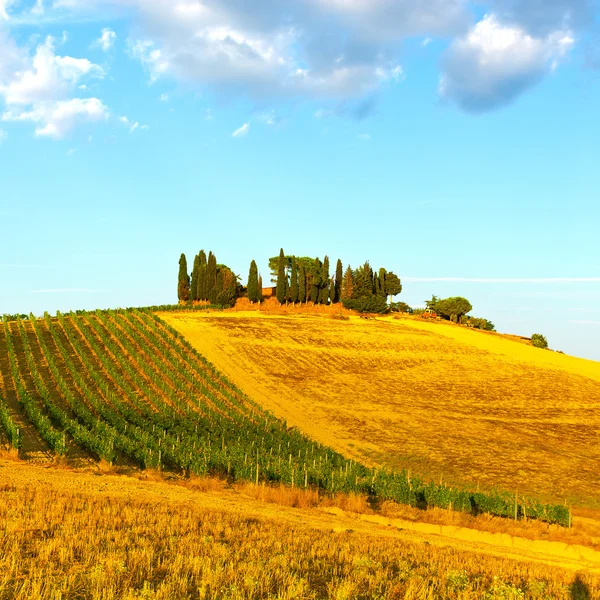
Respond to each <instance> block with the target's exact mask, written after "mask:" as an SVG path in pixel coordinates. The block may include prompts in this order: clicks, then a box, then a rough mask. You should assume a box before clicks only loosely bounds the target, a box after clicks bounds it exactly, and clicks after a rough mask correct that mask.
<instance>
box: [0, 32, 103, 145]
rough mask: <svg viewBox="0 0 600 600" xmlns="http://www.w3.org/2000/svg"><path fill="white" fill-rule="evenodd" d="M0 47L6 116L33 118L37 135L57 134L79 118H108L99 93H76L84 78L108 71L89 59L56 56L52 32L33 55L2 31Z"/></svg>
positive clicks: (0, 90)
mask: <svg viewBox="0 0 600 600" xmlns="http://www.w3.org/2000/svg"><path fill="white" fill-rule="evenodd" d="M5 49H7V50H8V52H7V53H6V54H5V52H4V50H5ZM0 51H1V52H0V56H2V59H1V60H0V97H3V98H4V103H5V110H4V113H3V114H2V120H3V121H30V122H32V123H35V125H36V129H35V133H36V135H38V136H48V137H51V138H54V139H58V138H62V137H63V136H64V135H65V134H67V133H68V132H69V131H71V129H72V128H73V127H74V126H75V125H76V124H77V123H79V122H85V121H99V120H102V119H104V118H106V117H107V115H108V108H107V107H106V106H105V105H104V104H103V103H102V101H101V100H99V99H98V98H86V99H81V98H73V97H72V94H73V92H74V90H75V89H76V87H77V86H78V85H83V84H80V81H81V80H82V79H83V78H85V77H97V78H102V77H104V70H103V69H102V68H101V67H99V66H98V65H96V64H94V63H92V62H91V61H89V60H88V59H86V58H74V57H71V56H59V55H57V54H56V53H55V40H54V38H53V37H52V36H48V37H47V38H46V39H45V40H44V42H42V43H41V44H39V45H38V46H37V47H36V49H35V54H34V56H33V57H31V56H29V55H28V53H27V52H26V50H25V49H23V48H19V47H18V46H17V45H16V44H15V43H14V41H13V40H12V39H11V38H8V37H6V36H2V33H1V32H0ZM5 56H6V57H7V58H6V59H5Z"/></svg>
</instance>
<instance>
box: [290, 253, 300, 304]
mask: <svg viewBox="0 0 600 600" xmlns="http://www.w3.org/2000/svg"><path fill="white" fill-rule="evenodd" d="M298 298H299V294H298V261H297V260H296V257H295V256H294V257H292V274H291V281H290V301H291V302H294V303H296V302H298Z"/></svg>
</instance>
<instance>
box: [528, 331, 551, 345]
mask: <svg viewBox="0 0 600 600" xmlns="http://www.w3.org/2000/svg"><path fill="white" fill-rule="evenodd" d="M531 345H532V346H533V347H535V348H547V347H548V340H547V339H546V337H545V336H543V335H542V334H541V333H534V334H533V335H532V336H531Z"/></svg>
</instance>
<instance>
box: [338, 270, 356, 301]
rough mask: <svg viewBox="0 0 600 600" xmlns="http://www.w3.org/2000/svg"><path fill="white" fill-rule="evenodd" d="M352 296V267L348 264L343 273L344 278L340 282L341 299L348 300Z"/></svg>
mask: <svg viewBox="0 0 600 600" xmlns="http://www.w3.org/2000/svg"><path fill="white" fill-rule="evenodd" d="M352 296H354V272H353V271H352V267H351V266H350V265H348V267H347V268H346V272H345V273H344V280H343V282H342V290H341V292H340V299H341V300H350V298H352Z"/></svg>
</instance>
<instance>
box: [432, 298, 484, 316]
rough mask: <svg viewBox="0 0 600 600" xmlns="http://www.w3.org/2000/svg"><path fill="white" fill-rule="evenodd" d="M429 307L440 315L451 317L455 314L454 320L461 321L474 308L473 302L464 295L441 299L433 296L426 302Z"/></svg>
mask: <svg viewBox="0 0 600 600" xmlns="http://www.w3.org/2000/svg"><path fill="white" fill-rule="evenodd" d="M425 304H426V306H427V308H428V309H430V310H433V311H435V312H436V313H437V314H438V315H440V317H443V318H445V319H450V318H451V317H452V316H453V315H454V321H455V322H457V321H460V320H461V319H462V317H463V316H464V315H466V314H467V313H468V312H470V311H471V310H473V307H472V306H471V303H470V302H469V301H468V300H467V299H466V298H463V297H462V296H453V297H452V298H445V299H443V300H442V299H440V298H437V297H436V296H432V298H431V300H427V301H426V302H425Z"/></svg>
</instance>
